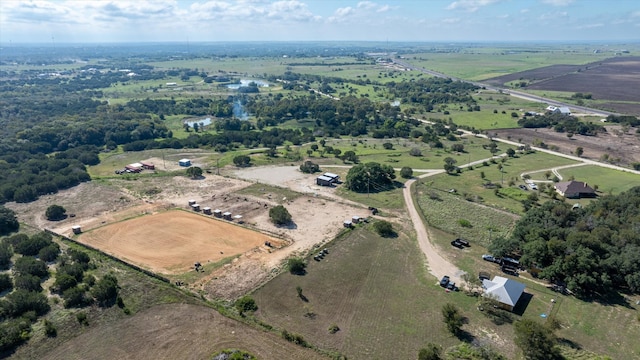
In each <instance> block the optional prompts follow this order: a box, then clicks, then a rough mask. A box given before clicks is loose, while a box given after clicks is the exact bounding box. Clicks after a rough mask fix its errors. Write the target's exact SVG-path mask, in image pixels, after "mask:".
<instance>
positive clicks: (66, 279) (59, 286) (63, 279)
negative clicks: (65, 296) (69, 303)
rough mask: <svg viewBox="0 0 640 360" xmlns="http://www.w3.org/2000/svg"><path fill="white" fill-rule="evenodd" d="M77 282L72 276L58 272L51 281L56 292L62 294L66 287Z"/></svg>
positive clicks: (68, 287)
mask: <svg viewBox="0 0 640 360" xmlns="http://www.w3.org/2000/svg"><path fill="white" fill-rule="evenodd" d="M77 284H78V281H77V280H76V278H74V277H73V276H71V275H69V274H65V273H59V272H58V273H56V281H55V282H54V283H53V287H54V288H55V290H56V292H58V293H60V294H62V293H64V292H65V291H66V290H67V289H70V288H72V287H74V286H76V285H77Z"/></svg>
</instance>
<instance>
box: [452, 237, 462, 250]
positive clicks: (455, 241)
mask: <svg viewBox="0 0 640 360" xmlns="http://www.w3.org/2000/svg"><path fill="white" fill-rule="evenodd" d="M451 245H452V246H455V247H457V248H458V249H462V248H463V247H464V245H463V244H462V243H461V242H460V239H455V240H453V241H452V242H451Z"/></svg>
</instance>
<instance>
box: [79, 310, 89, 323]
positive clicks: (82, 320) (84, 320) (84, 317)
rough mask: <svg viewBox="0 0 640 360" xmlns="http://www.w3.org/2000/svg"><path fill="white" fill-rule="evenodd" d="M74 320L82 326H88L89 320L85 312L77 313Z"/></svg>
mask: <svg viewBox="0 0 640 360" xmlns="http://www.w3.org/2000/svg"><path fill="white" fill-rule="evenodd" d="M76 319H77V320H78V322H79V323H80V324H82V325H89V320H88V318H87V313H85V312H82V311H81V312H79V313H77V314H76Z"/></svg>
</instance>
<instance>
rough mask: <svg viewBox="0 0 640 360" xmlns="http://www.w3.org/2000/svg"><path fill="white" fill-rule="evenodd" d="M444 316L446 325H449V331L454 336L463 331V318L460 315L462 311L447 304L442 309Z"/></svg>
mask: <svg viewBox="0 0 640 360" xmlns="http://www.w3.org/2000/svg"><path fill="white" fill-rule="evenodd" d="M442 316H443V318H444V323H445V325H447V330H449V332H450V333H451V334H453V335H458V334H460V330H461V329H462V323H463V318H462V315H461V314H460V310H458V308H457V307H456V306H455V305H453V304H451V303H446V304H444V306H443V307H442Z"/></svg>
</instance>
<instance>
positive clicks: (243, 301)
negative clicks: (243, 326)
mask: <svg viewBox="0 0 640 360" xmlns="http://www.w3.org/2000/svg"><path fill="white" fill-rule="evenodd" d="M235 306H236V309H238V312H239V313H240V315H242V314H244V313H245V312H246V311H256V310H258V305H256V301H255V300H253V298H252V297H251V296H248V295H245V296H243V297H241V298H240V299H238V300H237V301H236V303H235Z"/></svg>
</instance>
